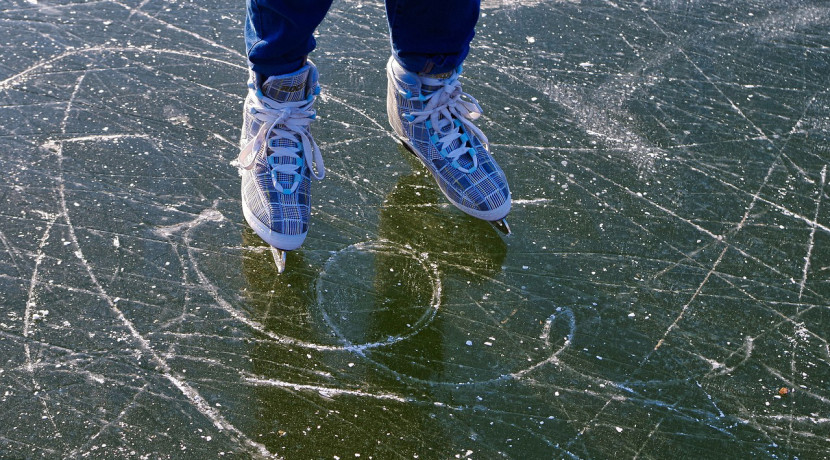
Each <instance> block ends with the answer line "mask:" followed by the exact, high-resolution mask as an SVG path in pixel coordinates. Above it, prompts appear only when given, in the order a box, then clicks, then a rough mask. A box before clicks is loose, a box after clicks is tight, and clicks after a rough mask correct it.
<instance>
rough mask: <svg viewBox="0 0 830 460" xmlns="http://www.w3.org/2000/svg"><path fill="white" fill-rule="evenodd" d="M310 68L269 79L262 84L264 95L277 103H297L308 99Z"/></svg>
mask: <svg viewBox="0 0 830 460" xmlns="http://www.w3.org/2000/svg"><path fill="white" fill-rule="evenodd" d="M309 72H311V67H310V66H303V68H302V69H300V70H298V71H296V72H294V73H291V74H288V75H278V76H274V77H269V78H268V79H267V80H265V82H264V83H263V84H262V93H263V94H264V95H265V97H268V98H270V99H273V100H275V101H277V102H297V101H302V100H303V99H305V98H306V97H308V92H309V91H308V89H307V86H308V85H307V84H306V82H308V74H309Z"/></svg>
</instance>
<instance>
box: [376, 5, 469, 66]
mask: <svg viewBox="0 0 830 460" xmlns="http://www.w3.org/2000/svg"><path fill="white" fill-rule="evenodd" d="M480 4H481V0H386V15H387V19H388V20H389V34H390V37H391V41H392V54H393V55H394V56H395V58H396V60H397V61H398V62H399V63H400V64H401V66H403V68H404V69H406V70H408V71H410V72H415V73H421V74H439V73H444V72H450V71H452V70H454V69H455V68H456V67H458V66H459V65H460V64H461V62H463V61H464V58H466V57H467V53H468V52H469V51H470V41H471V40H472V39H473V35H474V28H475V25H476V22H477V21H478V15H479V9H480Z"/></svg>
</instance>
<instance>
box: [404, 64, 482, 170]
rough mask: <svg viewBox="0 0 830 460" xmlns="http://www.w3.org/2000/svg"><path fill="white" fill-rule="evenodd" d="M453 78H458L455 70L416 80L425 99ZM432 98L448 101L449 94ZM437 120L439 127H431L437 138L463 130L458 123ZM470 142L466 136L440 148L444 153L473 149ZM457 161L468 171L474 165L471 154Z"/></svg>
mask: <svg viewBox="0 0 830 460" xmlns="http://www.w3.org/2000/svg"><path fill="white" fill-rule="evenodd" d="M453 76H455V77H456V78H457V76H458V75H457V74H456V71H455V70H452V71H449V72H444V73H440V74H428V75H424V74H420V75H418V78H419V79H420V81H421V94H422V95H423V96H424V97H426V96H429V95H430V94H432V93H434V92H436V91H438V90H442V89H443V88H444V86H445V85H446V82H447V80H448V79H450V78H452V77H453ZM458 92H459V93H460V89H459V90H458ZM434 97H438V98H441V99H446V100H449V98H450V94H449V93H448V94H436V95H435V96H434ZM441 99H439V104H440V103H442V102H444V101H442V100H441ZM439 120H440V121H439V124H440V125H439V126H433V129H435V130H436V131H437V132H438V133H440V134H438V136H439V137H442V135H446V134H449V133H452V132H457V131H458V130H462V132H463V130H464V128H463V127H461V126H460V123H457V122H455V121H454V120H451V119H448V118H446V117H441V118H439ZM470 142H471V141H470V137H469V136H467V137H464V138H457V139H454V140H453V141H452V142H450V144H449V145H442V147H443V150H444V151H445V152H452V151H454V150H456V149H459V148H462V147H464V148H467V149H473V146H472V144H471V143H470ZM457 161H458V165H459V166H461V167H462V168H464V169H470V168H472V167H474V165H475V162H474V161H473V158H472V156H471V154H469V155H461V156H459V157H458V159H457Z"/></svg>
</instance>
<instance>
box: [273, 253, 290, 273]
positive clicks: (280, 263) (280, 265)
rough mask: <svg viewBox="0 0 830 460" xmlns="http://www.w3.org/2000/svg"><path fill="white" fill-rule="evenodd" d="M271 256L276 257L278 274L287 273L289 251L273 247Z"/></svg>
mask: <svg viewBox="0 0 830 460" xmlns="http://www.w3.org/2000/svg"><path fill="white" fill-rule="evenodd" d="M271 255H272V256H274V264H276V266H277V273H279V274H282V272H284V271H285V261H286V258H287V256H288V251H285V250H282V249H278V248H275V247H273V246H271Z"/></svg>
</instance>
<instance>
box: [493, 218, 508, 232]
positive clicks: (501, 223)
mask: <svg viewBox="0 0 830 460" xmlns="http://www.w3.org/2000/svg"><path fill="white" fill-rule="evenodd" d="M490 225H492V226H493V227H496V230H498V231H500V232H502V233H504V234H505V235H509V234H510V225H508V223H507V219H499V220H494V221H492V222H490Z"/></svg>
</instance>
